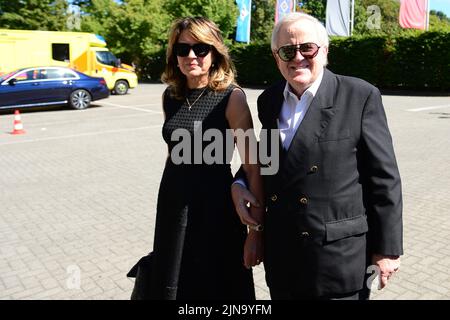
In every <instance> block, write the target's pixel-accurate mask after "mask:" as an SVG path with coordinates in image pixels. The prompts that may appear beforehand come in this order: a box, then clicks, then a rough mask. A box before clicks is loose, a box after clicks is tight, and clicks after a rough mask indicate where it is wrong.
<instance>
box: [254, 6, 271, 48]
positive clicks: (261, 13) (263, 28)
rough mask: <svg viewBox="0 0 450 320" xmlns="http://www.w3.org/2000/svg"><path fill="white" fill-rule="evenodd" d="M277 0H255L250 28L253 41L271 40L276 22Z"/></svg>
mask: <svg viewBox="0 0 450 320" xmlns="http://www.w3.org/2000/svg"><path fill="white" fill-rule="evenodd" d="M275 2H276V0H253V1H252V17H251V22H250V23H251V28H250V40H251V42H270V38H271V36H272V29H273V26H274V23H275Z"/></svg>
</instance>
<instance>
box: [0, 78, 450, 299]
mask: <svg viewBox="0 0 450 320" xmlns="http://www.w3.org/2000/svg"><path fill="white" fill-rule="evenodd" d="M163 90H164V86H163V85H158V84H151V85H150V84H142V85H140V86H139V87H138V88H137V89H135V90H132V91H131V92H130V94H128V95H126V96H111V97H110V98H109V99H107V100H101V101H98V102H96V103H95V104H94V105H93V106H92V107H91V108H89V109H87V110H84V111H73V110H68V109H59V108H52V109H33V110H29V111H24V112H22V114H21V115H22V122H23V125H24V129H25V130H26V134H24V135H18V136H14V135H11V134H10V132H11V131H12V128H13V116H12V113H11V112H9V113H7V112H2V113H0V165H1V169H0V299H128V298H129V296H130V292H131V289H132V286H133V283H132V281H131V280H129V279H127V278H126V277H125V274H126V272H127V271H128V270H129V268H130V267H131V266H132V265H133V264H134V263H135V262H136V260H137V259H138V258H139V257H141V256H142V255H144V254H146V253H147V252H148V251H150V250H151V247H152V241H153V228H154V218H155V206H156V197H157V192H158V185H159V181H160V177H161V173H162V170H163V167H164V160H165V158H166V146H165V144H164V143H163V140H162V137H161V124H162V121H163V115H162V112H161V94H162V92H163ZM245 91H246V93H247V98H248V101H249V104H250V107H251V109H252V112H253V115H254V116H256V98H257V96H258V95H259V94H260V93H261V90H255V89H245ZM383 100H384V104H385V107H386V111H387V114H388V120H389V124H390V128H391V131H392V134H393V138H394V144H395V148H396V153H397V158H398V162H399V168H400V173H401V176H402V180H403V191H404V223H405V228H404V238H405V256H404V257H403V260H402V266H401V270H400V272H399V273H398V274H397V275H395V277H394V278H393V279H392V281H391V283H390V284H389V286H388V288H387V289H385V290H382V291H380V292H376V293H375V295H374V299H450V246H449V245H450V138H449V137H450V97H408V96H384V97H383ZM256 124H257V125H259V123H257V121H256ZM254 275H255V280H256V287H257V297H258V298H259V299H269V294H268V291H267V287H266V286H265V282H264V270H263V268H262V267H257V268H255V269H254Z"/></svg>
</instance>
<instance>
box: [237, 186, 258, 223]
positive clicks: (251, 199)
mask: <svg viewBox="0 0 450 320" xmlns="http://www.w3.org/2000/svg"><path fill="white" fill-rule="evenodd" d="M231 197H232V198H233V203H234V207H235V208H236V212H237V214H238V215H239V219H241V222H242V223H243V224H245V225H251V226H256V225H258V222H257V221H256V220H255V219H254V218H253V217H252V216H251V215H250V213H249V211H248V207H247V204H248V203H250V205H252V206H255V207H259V206H260V205H259V203H258V201H257V200H256V198H255V196H254V195H253V194H252V193H251V192H250V191H248V190H247V189H246V188H244V187H243V186H242V185H241V184H239V183H233V184H232V185H231Z"/></svg>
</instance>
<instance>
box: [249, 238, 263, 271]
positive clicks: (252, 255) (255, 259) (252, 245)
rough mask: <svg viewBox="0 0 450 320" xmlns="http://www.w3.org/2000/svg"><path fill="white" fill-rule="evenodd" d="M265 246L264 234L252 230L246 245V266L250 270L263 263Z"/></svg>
mask: <svg viewBox="0 0 450 320" xmlns="http://www.w3.org/2000/svg"><path fill="white" fill-rule="evenodd" d="M263 256H264V246H263V235H262V232H259V231H253V230H250V231H249V232H248V234H247V239H246V240H245V244H244V266H245V267H246V268H247V269H250V268H251V267H253V266H256V265H258V264H260V263H261V262H262V261H263Z"/></svg>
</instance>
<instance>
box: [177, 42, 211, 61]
mask: <svg viewBox="0 0 450 320" xmlns="http://www.w3.org/2000/svg"><path fill="white" fill-rule="evenodd" d="M191 49H192V50H194V53H195V55H196V56H197V57H200V58H203V57H206V56H207V55H208V53H209V52H210V51H211V45H209V44H206V43H196V44H193V45H190V44H187V43H175V44H174V46H173V52H174V53H175V54H176V55H177V56H179V57H187V56H188V55H189V52H191Z"/></svg>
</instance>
